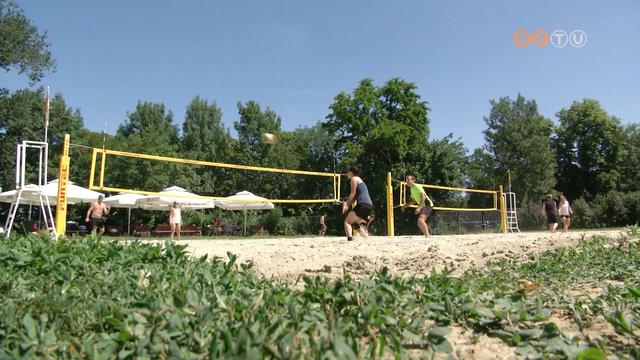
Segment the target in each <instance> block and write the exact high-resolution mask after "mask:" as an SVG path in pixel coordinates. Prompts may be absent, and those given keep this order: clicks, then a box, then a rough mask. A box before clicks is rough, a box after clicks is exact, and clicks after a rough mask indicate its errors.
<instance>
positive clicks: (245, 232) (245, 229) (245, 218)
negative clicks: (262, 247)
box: [244, 209, 247, 236]
mask: <svg viewBox="0 0 640 360" xmlns="http://www.w3.org/2000/svg"><path fill="white" fill-rule="evenodd" d="M244 236H247V209H244Z"/></svg>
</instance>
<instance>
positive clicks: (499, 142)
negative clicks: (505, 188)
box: [484, 94, 556, 202]
mask: <svg viewBox="0 0 640 360" xmlns="http://www.w3.org/2000/svg"><path fill="white" fill-rule="evenodd" d="M490 103H491V111H490V113H489V116H488V117H485V119H484V120H485V122H486V123H487V129H486V130H485V131H484V136H485V141H486V144H485V146H484V150H485V151H486V153H487V154H488V155H489V156H490V157H491V158H492V161H491V162H490V164H491V166H492V168H488V169H485V173H486V174H488V175H489V176H490V177H493V178H494V179H496V180H498V183H499V184H504V185H506V184H507V181H508V179H507V172H508V171H511V178H512V190H513V191H514V192H515V193H516V194H517V195H518V198H519V200H520V201H521V202H522V201H525V200H528V201H538V200H539V199H541V197H542V195H543V194H545V193H548V192H550V191H551V190H552V189H553V188H554V186H555V184H556V180H555V171H556V160H555V153H554V151H553V148H552V146H551V134H552V132H553V124H552V122H551V121H550V120H549V119H547V118H545V117H543V116H542V115H540V113H539V112H538V106H537V104H536V102H535V100H527V99H525V98H524V96H522V95H520V94H518V97H517V98H516V99H515V100H512V99H510V98H509V97H503V98H500V99H499V100H498V101H495V100H491V102H490Z"/></svg>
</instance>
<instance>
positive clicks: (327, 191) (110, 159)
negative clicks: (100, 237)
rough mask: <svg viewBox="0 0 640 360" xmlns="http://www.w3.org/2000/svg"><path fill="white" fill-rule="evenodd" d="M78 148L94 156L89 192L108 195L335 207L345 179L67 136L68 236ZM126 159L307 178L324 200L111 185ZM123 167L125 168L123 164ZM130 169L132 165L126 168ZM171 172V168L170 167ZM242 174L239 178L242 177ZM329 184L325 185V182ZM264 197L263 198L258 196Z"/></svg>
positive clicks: (60, 208) (62, 201)
mask: <svg viewBox="0 0 640 360" xmlns="http://www.w3.org/2000/svg"><path fill="white" fill-rule="evenodd" d="M70 147H77V148H82V149H84V150H88V151H90V152H91V162H90V168H89V169H88V188H89V189H91V190H97V191H107V192H118V193H124V194H140V195H152V196H159V197H163V196H164V197H170V198H184V199H198V200H214V201H216V200H226V201H232V202H239V203H243V202H244V203H252V202H253V203H264V202H270V203H276V204H334V203H339V202H340V199H341V191H340V188H341V176H343V175H342V174H340V173H336V172H321V171H307V170H291V169H284V168H274V167H261V166H250V165H240V164H231V163H224V162H214V161H204V160H194V159H184V158H177V157H170V156H160V155H152V154H142V153H134V152H127V151H118V150H111V149H106V148H96V147H88V146H84V145H79V144H73V143H71V142H70V137H69V135H65V141H64V143H63V149H62V160H61V167H60V170H59V184H58V185H59V192H60V193H61V194H62V195H61V196H58V203H57V210H56V230H57V232H58V233H59V234H64V233H65V228H66V196H65V194H66V192H67V189H68V184H69V172H70V171H69V170H70V168H69V148H70ZM126 159H135V160H130V161H138V162H155V163H157V164H158V163H159V164H180V165H179V166H187V167H200V168H202V167H205V168H218V169H226V170H224V171H229V170H237V171H239V172H242V171H244V172H255V173H262V174H274V175H275V174H280V175H283V176H284V175H291V176H297V177H298V178H299V177H307V178H314V177H315V178H316V179H318V180H312V181H310V182H311V183H312V185H313V186H314V187H317V188H321V189H322V190H321V191H320V193H321V194H322V195H320V196H319V197H320V198H313V199H310V198H305V199H296V198H291V197H289V196H286V195H285V196H280V197H276V198H269V197H260V196H258V197H239V196H234V195H233V194H211V193H207V194H204V193H200V194H196V193H188V192H185V193H184V194H183V193H179V192H171V193H170V194H168V193H167V192H163V191H160V190H158V189H149V188H146V189H145V188H139V187H137V186H131V185H129V186H126V185H122V184H119V183H117V182H116V183H110V182H109V181H110V178H111V177H110V176H109V175H110V172H111V171H113V169H110V166H112V165H113V164H114V163H117V162H119V161H121V162H126V161H127V160H126ZM120 166H122V164H120ZM125 166H128V164H125ZM167 168H168V167H167ZM240 175H242V174H238V176H240ZM323 179H324V180H325V181H322V180H323ZM264 181H274V182H276V184H275V185H274V187H275V188H278V186H279V184H278V183H277V179H272V178H270V179H265V180H264ZM158 182H159V183H158V184H157V185H158V186H167V187H168V186H172V185H180V184H160V182H161V181H158ZM240 190H249V191H251V190H253V189H240ZM274 193H279V194H282V193H283V191H277V192H274ZM256 195H261V194H256Z"/></svg>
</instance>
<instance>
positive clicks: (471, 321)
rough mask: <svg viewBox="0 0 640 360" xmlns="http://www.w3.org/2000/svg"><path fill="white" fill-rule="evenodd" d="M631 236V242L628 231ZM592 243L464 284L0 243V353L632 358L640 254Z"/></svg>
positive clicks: (71, 245)
mask: <svg viewBox="0 0 640 360" xmlns="http://www.w3.org/2000/svg"><path fill="white" fill-rule="evenodd" d="M634 232H635V233H634ZM637 236H638V234H637V231H636V230H634V229H630V230H629V237H628V238H627V239H622V240H615V241H614V240H609V239H605V238H597V239H593V240H585V241H582V242H581V243H580V245H579V246H578V247H577V248H557V249H554V250H552V251H547V252H545V253H542V254H540V255H539V256H537V257H533V256H531V258H530V261H528V262H522V261H515V260H509V259H506V260H502V261H500V262H496V263H490V264H489V265H488V266H487V267H485V268H482V269H473V270H470V271H467V272H466V273H464V274H463V275H462V276H461V277H452V276H450V275H449V274H448V272H447V271H444V272H442V273H436V272H434V273H432V274H431V275H430V276H427V277H416V278H409V279H406V278H405V279H403V278H399V277H394V276H392V275H390V274H389V272H388V271H387V270H386V269H381V270H379V271H378V272H377V273H376V274H375V275H374V276H371V277H369V278H367V279H364V280H360V281H354V280H352V279H349V278H343V279H341V280H338V281H335V282H328V281H327V280H324V279H323V278H320V277H318V278H314V279H311V278H304V279H301V280H300V281H303V282H304V284H305V286H304V289H303V290H296V289H294V287H292V286H290V285H288V284H283V283H277V282H274V281H271V280H269V279H264V278H261V277H258V276H257V275H255V274H254V273H253V272H252V270H251V267H250V265H247V264H236V263H235V257H234V256H233V255H231V254H230V255H229V258H228V259H225V260H224V261H222V260H217V259H215V260H211V259H205V258H201V259H189V257H188V256H187V255H186V252H185V249H184V247H183V246H181V245H177V244H174V243H166V244H165V246H164V247H161V246H159V245H145V244H141V243H137V242H133V243H130V244H122V243H118V242H107V241H104V242H100V241H96V240H95V239H93V238H91V237H88V238H85V239H82V240H79V239H74V240H60V241H52V240H49V239H44V238H39V237H37V236H29V237H19V238H12V239H9V240H7V239H3V240H0V294H2V295H1V296H0V357H12V358H20V357H23V358H32V357H56V358H57V357H62V358H75V357H82V358H86V357H90V358H114V357H119V358H134V357H136V358H145V357H146V358H207V357H213V358H223V357H224V358H238V357H241V358H260V357H272V358H339V359H346V358H358V357H379V356H383V355H395V356H398V357H403V356H406V355H416V354H419V355H420V356H425V355H426V356H429V355H430V354H436V353H441V354H443V355H445V354H448V355H445V356H450V357H452V358H458V357H461V354H458V353H456V350H455V349H453V347H452V345H451V343H450V341H449V340H448V339H447V338H448V336H449V334H450V331H451V328H452V327H460V326H461V327H464V328H466V329H468V331H469V332H471V333H473V334H475V335H476V336H491V337H495V338H498V339H500V340H501V341H502V342H503V343H504V344H506V345H508V346H511V347H512V348H513V351H515V352H518V353H520V354H522V355H526V356H528V357H530V358H536V357H549V356H552V357H559V358H570V359H576V358H578V359H604V358H605V357H606V356H608V355H616V356H618V357H620V358H638V357H639V356H640V349H639V348H638V343H639V342H640V251H639V250H640V245H639V244H638V241H637Z"/></svg>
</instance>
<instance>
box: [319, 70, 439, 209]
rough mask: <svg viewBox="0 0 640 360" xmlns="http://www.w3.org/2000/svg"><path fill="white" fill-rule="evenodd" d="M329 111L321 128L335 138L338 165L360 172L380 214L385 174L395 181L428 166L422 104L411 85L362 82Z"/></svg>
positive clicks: (394, 81)
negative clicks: (395, 178)
mask: <svg viewBox="0 0 640 360" xmlns="http://www.w3.org/2000/svg"><path fill="white" fill-rule="evenodd" d="M329 108H330V110H331V112H330V113H329V115H328V116H327V118H326V121H325V122H324V123H323V128H324V129H325V130H327V131H328V132H329V133H332V134H335V136H336V142H335V144H336V145H335V150H336V155H337V157H338V161H339V163H340V164H341V166H342V167H343V168H345V167H347V166H349V165H359V166H360V167H361V168H362V170H363V174H364V175H363V176H364V178H365V181H366V182H367V184H368V186H369V189H370V192H371V194H372V197H373V201H374V203H375V204H374V205H376V207H377V208H378V211H382V208H383V207H384V198H385V190H384V189H385V185H384V184H385V178H386V172H387V171H392V172H393V173H394V174H396V176H397V175H401V174H404V173H406V172H407V171H411V170H413V171H416V169H418V170H424V168H426V167H427V166H428V163H427V162H428V159H427V156H428V155H427V153H426V151H425V148H426V147H427V146H428V143H427V141H428V136H429V118H428V116H427V112H428V110H429V108H428V106H427V102H426V101H422V100H421V98H420V95H419V94H418V93H417V87H416V85H415V84H413V83H410V82H407V81H404V80H402V79H399V78H394V79H391V80H389V81H387V82H386V83H385V84H384V85H383V86H381V87H376V86H375V85H374V83H373V80H371V79H364V80H362V81H360V83H359V84H358V87H357V88H356V89H355V90H354V91H353V93H352V94H347V93H344V92H342V93H340V94H338V95H337V96H336V97H335V98H334V101H333V104H331V106H330V107H329ZM424 172H425V173H426V170H425V171H424Z"/></svg>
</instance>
